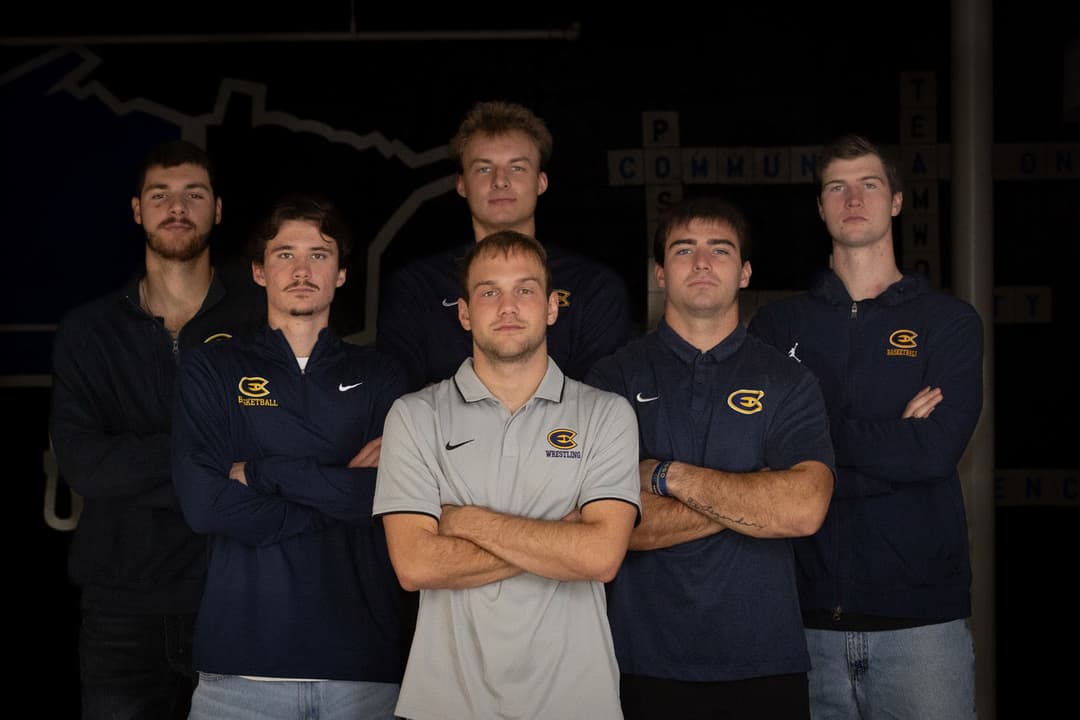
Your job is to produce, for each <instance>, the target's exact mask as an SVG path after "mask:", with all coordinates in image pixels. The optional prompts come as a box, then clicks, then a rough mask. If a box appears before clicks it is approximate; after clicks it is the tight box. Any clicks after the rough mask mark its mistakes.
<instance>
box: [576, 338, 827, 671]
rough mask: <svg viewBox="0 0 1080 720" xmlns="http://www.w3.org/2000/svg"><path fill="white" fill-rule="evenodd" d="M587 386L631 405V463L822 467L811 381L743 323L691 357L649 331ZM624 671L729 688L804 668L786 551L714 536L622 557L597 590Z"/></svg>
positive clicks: (780, 545)
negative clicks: (604, 588)
mask: <svg viewBox="0 0 1080 720" xmlns="http://www.w3.org/2000/svg"><path fill="white" fill-rule="evenodd" d="M588 382H589V383H590V384H592V385H595V386H597V387H600V388H602V389H605V390H610V391H613V392H616V393H619V394H621V395H623V396H624V397H626V398H627V399H629V400H630V403H631V404H632V405H633V406H634V410H635V411H636V413H637V418H638V428H639V430H638V432H639V448H640V453H641V458H642V459H645V458H654V459H658V460H678V461H682V462H687V463H691V464H693V465H697V466H700V467H706V468H712V469H717V470H725V471H730V472H750V471H754V470H759V469H761V468H765V467H768V468H777V469H778V468H788V467H791V466H792V465H795V464H796V463H799V462H802V461H805V460H818V461H820V462H823V463H825V464H826V465H828V466H829V467H830V468H833V464H834V463H833V450H832V443H831V442H830V439H829V429H828V419H827V415H826V411H825V403H824V400H823V398H822V394H821V390H820V388H819V386H818V382H817V380H816V378H814V376H813V375H812V374H811V373H810V372H809V371H808V370H806V369H805V368H803V367H802V366H801V365H800V364H799V363H797V362H795V361H793V360H790V359H788V358H787V357H785V356H784V355H783V354H782V353H780V352H779V351H778V350H776V349H775V348H773V347H771V346H768V345H766V344H765V343H763V342H761V341H760V340H758V339H757V338H755V337H752V336H748V335H747V333H746V329H745V327H743V326H742V325H740V326H738V328H737V329H736V330H735V331H734V332H732V333H731V335H729V336H728V337H727V338H726V339H725V340H724V341H723V342H721V343H720V344H719V345H717V346H716V347H714V348H712V349H711V350H709V351H708V352H701V351H699V350H698V349H697V348H695V347H693V346H692V345H690V344H689V343H687V342H686V341H685V340H683V339H682V338H681V337H679V335H677V334H676V333H675V332H674V331H673V330H672V329H671V328H670V326H668V325H667V323H666V322H664V321H663V320H661V322H660V326H659V327H658V329H657V330H656V331H655V332H652V333H650V334H648V335H646V336H645V337H643V338H641V339H638V340H635V341H633V342H631V343H630V344H629V345H627V346H626V347H624V348H622V349H620V350H618V351H617V352H616V353H614V354H613V355H612V356H610V357H608V358H604V359H602V360H600V361H599V362H597V364H596V366H595V367H594V368H593V370H592V372H590V374H589V376H588ZM608 614H609V618H610V620H611V627H612V633H613V636H614V640H615V652H616V656H617V658H618V660H619V668H620V670H621V671H622V672H624V673H630V674H639V675H649V676H652V677H660V678H671V679H678V680H688V681H728V680H740V679H745V678H753V677H763V676H768V675H778V674H784V673H795V672H806V671H807V670H808V669H809V667H810V662H809V657H808V655H807V652H806V641H805V636H804V634H803V626H802V616H801V614H800V610H799V597H798V592H797V588H796V582H795V560H794V554H793V552H792V547H791V541H790V540H787V539H760V538H753V537H750V536H747V535H741V534H739V533H737V532H735V531H733V530H725V531H723V532H720V533H717V534H715V535H712V536H710V537H706V538H701V539H699V540H693V541H690V542H686V543H682V544H679V545H675V546H672V547H669V548H663V549H659V550H647V551H633V552H630V553H628V554H627V556H626V559H625V560H624V561H623V564H622V567H621V568H620V570H619V573H618V575H617V576H616V578H615V580H614V581H613V582H611V583H610V584H609V586H608Z"/></svg>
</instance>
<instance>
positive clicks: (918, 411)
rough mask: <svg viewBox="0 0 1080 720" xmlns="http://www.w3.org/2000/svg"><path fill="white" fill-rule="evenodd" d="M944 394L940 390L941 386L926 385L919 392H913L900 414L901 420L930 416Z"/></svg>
mask: <svg viewBox="0 0 1080 720" xmlns="http://www.w3.org/2000/svg"><path fill="white" fill-rule="evenodd" d="M944 397H945V396H944V395H943V394H942V392H941V388H935V387H930V386H929V385H927V386H926V387H924V388H923V389H922V390H920V391H919V392H917V393H915V397H913V398H911V399H910V400H908V404H907V406H906V407H904V414H903V415H901V416H900V418H901V419H902V420H907V419H908V418H916V419H919V420H921V419H925V418H927V417H930V413H932V412H934V408H936V407H937V406H938V403H940V402H941V401H942V400H943V399H944Z"/></svg>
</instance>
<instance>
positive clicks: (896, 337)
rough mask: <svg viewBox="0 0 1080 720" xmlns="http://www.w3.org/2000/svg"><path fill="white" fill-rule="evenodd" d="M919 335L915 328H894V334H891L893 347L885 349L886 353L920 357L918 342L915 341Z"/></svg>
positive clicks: (890, 341) (888, 354) (890, 339)
mask: <svg viewBox="0 0 1080 720" xmlns="http://www.w3.org/2000/svg"><path fill="white" fill-rule="evenodd" d="M917 337H919V333H917V332H915V331H914V330H894V331H893V333H892V335H889V344H890V345H892V347H891V348H886V349H885V355H886V356H896V355H903V356H905V357H918V355H919V351H918V350H916V349H915V348H916V347H918V343H916V342H915V338H917Z"/></svg>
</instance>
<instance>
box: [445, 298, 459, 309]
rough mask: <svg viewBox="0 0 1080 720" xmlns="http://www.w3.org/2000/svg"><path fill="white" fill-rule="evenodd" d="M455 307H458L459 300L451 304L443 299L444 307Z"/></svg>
mask: <svg viewBox="0 0 1080 720" xmlns="http://www.w3.org/2000/svg"><path fill="white" fill-rule="evenodd" d="M455 305H457V300H454V301H453V302H450V301H449V300H447V299H446V298H443V301H442V306H443V307H454V306H455Z"/></svg>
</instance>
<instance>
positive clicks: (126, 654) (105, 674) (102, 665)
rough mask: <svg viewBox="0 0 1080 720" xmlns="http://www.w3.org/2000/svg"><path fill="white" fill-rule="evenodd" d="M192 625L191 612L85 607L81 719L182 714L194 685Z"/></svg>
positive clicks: (164, 719) (134, 719) (161, 719)
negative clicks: (132, 611) (144, 612)
mask: <svg viewBox="0 0 1080 720" xmlns="http://www.w3.org/2000/svg"><path fill="white" fill-rule="evenodd" d="M194 626H195V615H194V614H191V615H130V614H126V613H112V612H102V611H100V610H95V609H90V608H88V609H84V610H83V613H82V626H81V627H80V628H79V680H80V683H81V685H82V691H81V694H82V717H83V720H141V719H143V718H145V719H147V720H151V719H157V720H169V719H170V718H183V717H185V716H186V715H187V712H188V705H189V703H190V702H191V691H192V689H193V688H194V687H195V673H194V671H193V670H192V669H191V640H192V633H193V630H194Z"/></svg>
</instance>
